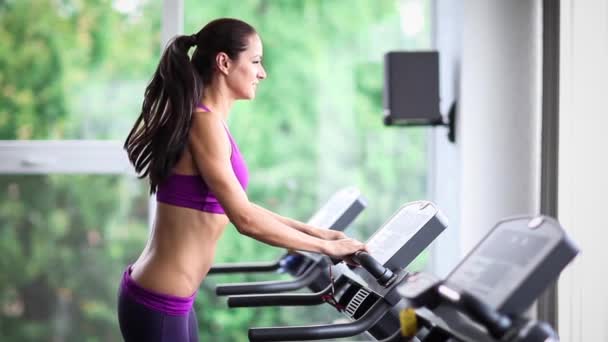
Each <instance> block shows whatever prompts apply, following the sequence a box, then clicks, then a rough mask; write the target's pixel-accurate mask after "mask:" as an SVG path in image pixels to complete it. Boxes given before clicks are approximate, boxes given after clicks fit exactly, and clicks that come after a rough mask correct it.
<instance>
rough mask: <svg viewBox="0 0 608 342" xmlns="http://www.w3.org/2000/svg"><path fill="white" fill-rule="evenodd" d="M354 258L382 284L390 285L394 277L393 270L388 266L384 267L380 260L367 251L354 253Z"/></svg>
mask: <svg viewBox="0 0 608 342" xmlns="http://www.w3.org/2000/svg"><path fill="white" fill-rule="evenodd" d="M353 260H354V261H355V262H357V263H358V264H359V265H361V267H363V268H364V269H365V270H366V271H367V272H369V273H370V274H371V275H372V276H374V278H376V280H377V281H378V283H379V284H380V285H382V286H386V285H388V284H389V283H390V281H391V280H392V279H393V277H394V273H393V271H391V270H390V269H388V268H387V267H384V266H383V265H382V264H381V263H380V262H379V261H378V260H376V259H375V258H374V257H373V256H371V255H370V254H369V253H367V252H362V251H359V252H356V253H355V254H354V255H353Z"/></svg>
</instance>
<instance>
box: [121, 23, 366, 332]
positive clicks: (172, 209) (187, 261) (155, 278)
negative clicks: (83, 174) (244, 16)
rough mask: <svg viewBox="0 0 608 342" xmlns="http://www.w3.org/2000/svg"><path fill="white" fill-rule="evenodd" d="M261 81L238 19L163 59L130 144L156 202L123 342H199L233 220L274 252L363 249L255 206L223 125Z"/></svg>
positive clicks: (129, 276) (211, 28)
mask: <svg viewBox="0 0 608 342" xmlns="http://www.w3.org/2000/svg"><path fill="white" fill-rule="evenodd" d="M191 47H196V49H195V50H194V54H193V55H192V58H189V56H188V50H189V49H190V48H191ZM265 78H266V71H265V70H264V67H263V66H262V42H261V40H260V37H259V36H258V35H257V33H256V31H255V29H254V28H253V27H251V26H250V25H249V24H247V23H245V22H243V21H240V20H236V19H218V20H214V21H212V22H210V23H209V24H207V25H206V26H205V27H203V28H202V29H201V30H200V31H199V32H198V33H197V34H194V35H191V36H179V37H177V38H176V39H174V40H173V41H172V42H171V43H170V44H169V46H168V47H167V48H166V50H165V51H164V53H163V56H162V58H161V61H160V63H159V65H158V68H157V70H156V72H155V74H154V77H153V79H152V81H151V82H150V84H149V85H148V87H147V88H146V92H145V98H144V101H143V106H142V111H141V114H140V116H139V117H138V119H137V121H136V122H135V125H134V127H133V129H132V130H131V132H130V133H129V136H128V137H127V139H126V142H125V145H124V147H125V149H126V150H127V153H128V155H129V159H130V160H131V162H132V163H133V164H134V166H135V170H136V171H137V172H138V174H139V175H140V177H146V176H147V177H149V180H150V192H151V193H156V198H157V202H158V206H157V209H156V210H157V211H156V221H155V222H154V229H153V232H152V234H150V237H149V240H148V242H147V244H146V247H145V248H144V250H143V252H142V253H141V255H140V256H139V258H138V259H137V260H136V261H135V262H134V263H133V264H132V265H130V266H129V267H128V268H127V269H126V270H125V272H124V274H123V277H122V281H121V285H120V291H119V298H118V318H119V323H120V329H121V332H122V334H123V337H124V338H125V340H126V341H178V342H179V341H197V340H198V330H197V321H196V314H195V313H194V311H193V308H192V304H193V302H194V299H195V296H196V293H197V289H198V288H199V287H200V285H201V282H202V281H203V279H204V278H205V275H206V274H207V272H208V271H209V268H210V267H211V264H212V261H213V257H214V252H215V248H216V245H217V241H218V239H219V238H220V236H221V234H222V232H223V231H224V229H225V227H226V226H227V224H228V222H229V221H230V222H232V223H233V224H234V225H235V226H236V228H237V229H238V231H239V232H240V233H241V234H244V235H247V236H250V237H252V238H254V239H257V240H260V241H262V242H265V243H268V244H270V245H273V246H278V247H284V248H290V249H297V250H306V251H311V252H316V253H323V254H327V255H330V256H332V257H334V258H347V257H348V255H351V254H353V253H355V252H356V251H358V250H362V249H365V246H364V245H363V244H362V243H361V242H359V241H356V240H353V239H350V238H347V237H346V236H345V235H344V234H343V233H340V232H336V231H332V230H326V229H319V228H317V227H312V226H310V225H307V224H304V223H301V222H298V221H296V220H292V219H289V218H286V217H282V216H280V215H277V214H275V213H273V212H271V211H269V210H266V209H264V208H262V207H260V206H257V205H255V204H253V203H251V202H249V199H248V198H247V194H246V192H245V190H246V188H247V183H248V170H247V167H246V165H245V161H244V159H243V156H242V155H241V153H240V151H239V148H238V146H237V144H236V142H235V141H234V139H233V138H232V136H231V134H230V131H229V129H228V126H227V124H226V120H227V118H228V113H229V112H230V109H231V107H232V105H233V103H234V101H235V100H240V99H253V98H254V97H255V92H256V87H257V85H258V84H259V82H260V81H262V80H263V79H265Z"/></svg>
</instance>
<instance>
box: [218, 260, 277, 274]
mask: <svg viewBox="0 0 608 342" xmlns="http://www.w3.org/2000/svg"><path fill="white" fill-rule="evenodd" d="M281 259H282V258H281ZM281 259H279V260H277V261H269V262H235V263H229V264H216V265H213V266H211V269H209V272H208V273H207V274H225V273H261V272H274V271H276V270H278V269H279V268H280V267H281Z"/></svg>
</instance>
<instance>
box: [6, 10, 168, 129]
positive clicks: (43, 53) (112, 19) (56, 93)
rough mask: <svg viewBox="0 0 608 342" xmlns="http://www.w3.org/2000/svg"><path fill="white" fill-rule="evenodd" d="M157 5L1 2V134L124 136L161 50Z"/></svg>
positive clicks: (138, 106) (137, 108) (131, 122)
mask: <svg viewBox="0 0 608 342" xmlns="http://www.w3.org/2000/svg"><path fill="white" fill-rule="evenodd" d="M160 8H161V0H128V1H127V0H110V1H84V0H80V1H56V0H35V1H34V0H20V1H2V2H0V23H2V24H1V25H0V139H121V140H122V139H124V138H125V136H126V134H127V133H128V130H129V129H130V127H131V125H132V124H133V119H134V118H135V117H136V116H137V113H138V111H139V109H140V107H141V101H142V99H143V92H144V89H145V86H146V83H147V82H148V81H149V80H150V78H151V75H152V72H153V71H154V68H155V67H156V63H157V61H158V58H159V56H160V48H159V47H160V43H159V42H160V17H161V11H160Z"/></svg>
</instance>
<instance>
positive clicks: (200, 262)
mask: <svg viewBox="0 0 608 342" xmlns="http://www.w3.org/2000/svg"><path fill="white" fill-rule="evenodd" d="M213 256H214V250H213V249H212V248H206V250H205V251H192V249H191V248H185V249H182V250H175V251H173V253H171V252H168V251H164V250H162V249H155V248H149V249H147V250H146V251H145V252H144V253H143V254H142V256H141V257H140V258H139V259H138V260H137V262H135V263H134V264H133V265H132V266H131V269H132V277H133V279H134V280H135V282H137V283H138V284H139V285H140V286H142V287H144V288H146V289H149V290H154V291H156V292H159V293H164V294H169V295H175V296H181V297H187V296H190V295H192V294H193V293H195V292H196V291H197V290H198V288H199V287H200V284H201V282H202V281H203V279H204V278H205V276H206V275H207V272H209V268H210V267H211V264H212V263H213Z"/></svg>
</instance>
